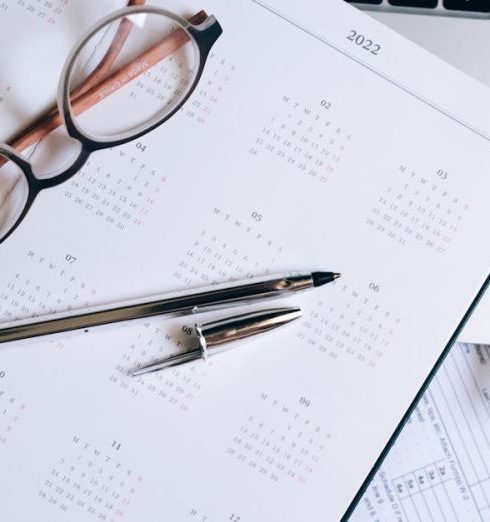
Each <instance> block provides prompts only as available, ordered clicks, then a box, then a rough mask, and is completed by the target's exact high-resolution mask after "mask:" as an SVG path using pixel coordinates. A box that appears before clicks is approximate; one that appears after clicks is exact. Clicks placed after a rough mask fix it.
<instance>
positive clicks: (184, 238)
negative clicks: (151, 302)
mask: <svg viewBox="0 0 490 522" xmlns="http://www.w3.org/2000/svg"><path fill="white" fill-rule="evenodd" d="M153 3H154V4H156V5H161V6H165V7H166V8H168V9H173V10H174V11H176V12H178V13H181V14H182V15H184V16H190V15H192V14H193V13H195V12H196V11H198V10H199V9H205V10H206V11H207V12H208V13H209V14H214V15H215V16H216V18H217V19H218V20H219V22H220V24H221V25H222V27H223V31H224V32H223V35H222V37H220V39H219V40H218V42H217V44H216V46H215V47H214V48H213V51H212V53H211V56H210V58H209V60H208V63H207V65H206V69H205V71H204V75H203V79H202V82H201V84H200V85H199V87H198V89H197V90H196V92H195V93H194V94H193V95H192V97H191V98H190V100H189V101H188V102H187V104H186V105H185V106H184V108H183V110H182V111H181V112H180V113H179V114H178V115H177V116H175V117H173V118H172V119H171V120H169V122H168V123H167V124H165V125H164V126H162V127H160V128H159V129H158V130H156V131H154V132H153V133H151V134H148V135H147V136H145V137H144V138H141V139H140V140H138V141H137V142H135V143H130V144H128V145H124V146H123V147H119V148H116V149H111V150H107V151H104V152H98V153H95V154H94V155H93V156H92V157H91V158H90V160H89V162H88V163H87V164H86V165H85V166H84V167H83V169H82V171H81V172H80V173H78V174H77V175H75V176H74V177H73V178H72V179H71V180H70V181H68V182H66V183H64V184H62V185H60V186H59V187H57V188H53V189H51V190H49V191H46V192H45V193H43V194H41V195H40V196H39V198H38V200H37V201H36V202H35V204H34V207H33V209H32V210H31V211H30V215H29V216H28V217H27V218H26V219H25V221H24V222H23V223H22V225H21V226H20V227H19V229H18V230H17V231H16V232H15V235H12V236H11V238H9V240H8V241H7V242H5V243H4V244H3V245H2V246H1V248H0V267H1V274H2V278H1V280H0V318H1V320H2V321H12V320H15V319H17V318H24V317H29V316H32V315H34V314H46V313H52V312H55V311H62V310H66V309H69V308H83V307H84V306H88V305H97V304H102V303H108V302H111V301H116V300H119V299H129V298H136V297H140V296H149V295H152V294H156V293H161V292H164V291H172V290H179V289H183V288H187V287H189V288H190V287H198V286H199V285H207V284H210V283H214V282H221V281H227V280H230V279H243V278H246V277H251V276H254V275H263V274H267V273H270V274H272V273H275V272H281V271H285V270H291V269H294V270H305V271H308V270H319V269H320V270H321V269H332V270H336V271H339V272H341V273H342V278H340V279H338V280H337V281H336V282H334V283H332V284H329V285H326V286H325V287H322V288H319V289H316V290H315V291H314V292H308V293H304V294H301V295H300V296H298V297H295V298H294V299H290V300H286V301H280V302H279V303H280V304H287V305H297V306H301V308H302V310H303V318H302V319H301V320H300V321H297V322H296V323H295V324H294V325H292V326H289V327H286V328H284V329H282V330H280V331H277V332H275V333H274V334H273V335H270V336H266V337H265V338H263V339H262V338H261V339H256V340H255V341H253V342H251V343H250V344H249V345H248V346H247V348H246V349H240V350H229V351H227V352H226V353H223V354H220V356H219V357H215V358H213V359H209V360H208V361H206V362H203V361H199V362H196V363H193V364H191V365H188V366H182V367H178V368H175V369H168V370H164V371H161V372H157V373H154V374H148V375H143V376H139V377H132V376H131V375H130V372H131V371H132V370H133V369H134V368H135V367H136V366H138V365H139V364H141V363H145V362H148V361H149V360H151V359H152V358H157V357H162V356H165V355H168V354H170V353H174V352H178V351H182V350H184V349H185V348H186V347H187V345H188V343H189V342H190V340H189V336H188V332H189V328H188V326H189V325H191V326H192V325H193V323H194V322H195V321H194V319H193V318H189V317H184V318H179V319H172V320H168V319H163V318H160V319H159V318H154V319H147V320H141V321H136V322H131V323H125V324H123V325H117V326H113V327H102V328H94V329H91V330H90V331H87V332H78V333H73V334H70V335H58V336H53V337H50V338H45V339H42V340H27V341H21V342H17V343H11V344H8V345H5V346H3V347H2V348H1V350H0V412H1V416H0V442H1V444H0V462H1V467H0V490H1V491H2V502H0V519H1V520H8V521H9V522H21V521H22V522H24V521H25V520H39V521H49V522H57V521H60V522H61V521H70V522H71V521H78V520H80V521H87V520H106V521H112V520H142V521H146V520H148V521H150V520H151V521H153V520H171V521H179V522H180V521H183V522H204V521H206V522H221V521H233V522H238V521H239V522H251V521H253V522H261V521H264V522H265V521H281V522H297V521H299V520H307V521H323V520H328V521H335V520H340V519H341V518H342V517H343V516H344V515H345V514H346V513H347V512H348V510H349V506H351V503H352V501H353V499H354V498H355V497H356V495H357V494H358V492H359V490H360V488H361V487H362V486H363V484H364V485H366V484H367V482H366V480H367V478H368V476H369V475H370V472H371V471H372V469H373V466H374V464H375V463H376V461H377V460H378V458H379V457H380V455H381V454H382V452H383V451H384V449H385V447H386V446H387V444H389V443H390V439H391V437H392V435H393V433H394V432H395V429H396V428H397V426H399V424H400V422H401V421H402V419H403V418H404V416H405V415H406V413H407V410H408V409H409V407H410V405H411V403H412V402H413V400H414V398H415V397H416V396H417V394H418V393H419V391H420V389H421V387H422V385H423V383H424V381H425V380H426V379H427V378H428V376H429V375H430V373H431V371H432V369H433V368H434V366H435V365H436V363H437V361H438V359H439V357H440V356H441V354H442V352H443V350H444V349H445V347H446V346H448V345H450V344H451V343H452V341H453V340H454V338H455V335H456V333H457V331H458V330H459V327H460V324H461V322H462V319H463V317H464V316H465V314H467V312H468V310H470V309H471V308H472V306H473V304H474V302H475V300H476V299H477V297H478V296H479V294H480V293H481V291H482V289H483V288H484V286H485V284H486V282H487V278H488V275H489V261H490V244H489V243H488V242H486V241H482V239H483V238H485V237H487V235H488V232H487V226H488V193H489V190H490V178H489V177H488V165H489V164H490V120H489V118H488V114H490V100H489V96H488V91H487V90H486V88H484V87H483V86H481V85H479V84H477V83H476V82H474V81H472V80H471V79H469V78H467V77H465V76H464V75H462V74H460V73H459V72H457V71H455V70H454V69H452V68H451V67H450V66H448V65H446V64H444V63H442V62H440V61H439V60H438V59H436V58H434V57H433V56H431V55H429V54H428V53H426V52H425V51H423V50H422V49H420V48H418V47H416V46H415V45H413V44H411V43H409V42H408V41H407V40H405V39H403V38H402V37H400V36H398V35H396V34H395V33H393V32H391V31H390V30H388V29H386V28H384V27H383V26H381V25H379V24H378V23H376V22H375V21H373V20H371V19H369V18H368V17H367V16H366V15H365V14H362V13H360V12H358V11H357V10H356V9H354V8H353V7H351V6H349V5H346V4H344V3H343V2H341V1H338V2H334V1H329V2H324V3H323V4H322V5H320V4H319V3H318V2H314V1H307V2H294V1H292V0H287V1H285V0H281V1H279V0H265V1H264V2H262V1H256V0H236V1H234V2H227V1H225V0H206V1H205V3H204V4H202V3H198V2H194V1H176V0H169V1H165V2H153ZM27 4H28V2H26V3H24V2H15V1H9V0H4V1H3V2H0V6H3V7H2V9H3V10H1V11H0V20H1V21H2V29H3V28H4V27H5V31H4V32H3V31H2V33H1V34H0V44H1V45H0V49H3V50H2V51H1V52H0V70H1V71H2V75H3V74H4V71H5V77H0V121H1V127H0V139H1V140H4V141H6V140H7V139H8V137H9V135H11V134H12V133H13V132H14V131H15V130H16V129H17V128H19V127H20V126H22V125H24V124H25V123H26V122H27V121H28V120H29V118H31V117H32V116H33V115H35V114H36V112H39V111H40V110H41V109H42V108H44V107H46V106H47V105H49V103H50V102H52V101H53V100H50V99H46V98H45V93H46V92H51V91H50V90H49V88H50V87H51V86H52V84H56V82H57V79H58V78H59V73H60V70H61V68H62V66H63V62H64V59H65V57H66V54H67V53H68V50H69V49H70V46H71V45H73V42H74V41H75V40H76V39H77V38H78V37H79V36H80V35H81V33H82V32H84V31H85V30H86V29H87V28H88V27H89V26H90V25H91V24H92V23H93V22H94V21H95V20H97V19H98V18H99V17H100V16H102V15H103V14H104V12H109V10H110V9H111V8H113V7H114V5H113V4H114V3H113V2H107V3H102V2H97V1H93V2H83V10H84V12H85V11H87V5H89V4H90V5H91V6H92V7H94V10H93V12H90V14H88V13H85V16H83V17H82V16H79V15H80V10H81V9H82V6H81V4H82V3H77V2H74V1H73V0H63V1H61V0H53V2H50V3H49V4H53V5H54V4H56V5H57V6H58V10H57V11H56V16H54V15H53V16H51V15H47V16H44V17H41V16H38V15H37V14H36V9H39V10H41V9H42V8H41V7H40V3H39V4H37V3H35V2H32V4H33V7H32V9H31V10H30V11H29V9H27ZM109 4H111V5H109ZM308 6H311V8H308ZM46 9H48V8H46ZM20 20H21V21H20ZM49 20H52V21H49ZM20 26H21V27H22V32H21V33H20V34H19V35H18V36H20V40H22V37H25V38H27V37H28V35H30V36H29V40H28V41H29V42H34V41H35V42H36V45H37V47H36V48H32V46H29V45H25V46H18V47H15V49H12V46H10V47H9V46H8V45H7V44H8V41H12V40H11V39H12V37H13V35H14V31H17V32H19V29H18V28H19V27H20ZM142 27H144V23H142ZM16 28H17V29H16ZM9 53H10V54H9ZM12 53H13V54H14V55H15V61H16V63H17V64H21V63H25V64H27V65H26V66H25V68H24V69H23V68H21V67H20V66H18V67H17V69H15V71H12V74H10V71H8V68H6V65H5V64H7V63H9V60H10V59H12ZM41 57H42V58H43V73H42V74H40V73H39V72H37V73H36V74H37V75H36V83H35V86H34V85H33V84H32V83H30V84H27V83H26V81H25V79H26V78H27V77H28V76H29V75H28V74H27V73H26V71H27V70H28V69H29V67H32V66H34V65H35V64H36V63H37V64H38V63H39V60H41ZM46 57H47V58H46ZM22 59H23V60H24V61H22ZM36 67H39V65H37V66H36ZM422 71H423V73H422ZM162 75H164V73H162V72H161V70H160V69H158V70H155V71H152V70H150V71H148V72H146V73H145V74H144V75H142V76H140V77H138V78H136V79H135V80H134V81H133V82H131V83H129V84H128V85H126V86H125V87H123V88H122V89H120V90H119V91H118V92H115V93H113V94H112V95H111V96H117V97H120V99H121V104H122V106H130V104H131V103H133V101H134V100H135V99H137V98H138V97H148V96H158V94H159V89H160V88H163V85H164V80H165V78H164V77H162ZM31 79H32V78H31ZM14 80H15V84H14ZM22 80H24V81H22ZM44 82H46V85H45V83H44ZM24 101H25V103H24ZM21 109H22V110H21ZM448 144H454V146H448ZM32 154H33V155H35V154H36V151H35V150H34V151H33V152H32ZM468 253H471V255H469V254H468ZM312 265H314V266H312ZM219 316H220V314H219V312H218V313H212V314H208V317H213V318H215V317H219ZM465 350H466V351H465ZM467 351H468V352H469V348H465V347H464V346H457V347H456V348H455V349H454V351H453V352H452V354H451V356H450V357H449V359H448V361H447V362H446V363H445V366H444V368H449V369H450V371H451V372H453V373H454V372H455V371H456V370H455V369H454V368H453V365H454V364H456V363H457V364H458V365H459V364H461V365H462V370H461V371H465V372H468V371H470V370H469V369H467V368H466V367H465V364H470V363H469V360H467V359H465V358H469V355H468V353H467ZM481 353H482V357H485V358H486V357H487V354H486V352H485V353H484V352H483V351H482V352H481ZM453 358H455V359H457V360H456V361H455V360H453ZM459 359H462V360H461V361H460V360H459ZM475 371H481V372H484V371H488V365H487V366H485V365H483V364H482V365H481V366H480V367H479V369H478V370H475ZM444 386H446V383H445V382H442V381H441V380H440V379H439V378H438V379H437V380H436V381H435V382H434V384H433V385H432V387H431V388H430V392H429V394H428V395H425V398H424V400H423V401H422V403H421V404H420V406H419V407H418V409H417V410H416V412H415V414H414V416H412V417H411V421H410V423H409V424H408V427H409V428H408V429H411V426H414V425H417V423H423V424H424V426H425V429H426V430H429V432H430V433H431V436H432V437H433V438H434V440H435V442H434V444H437V441H436V438H437V436H441V435H440V433H438V432H434V430H435V429H436V428H435V427H434V426H435V424H434V423H436V422H437V423H438V426H439V428H440V429H442V428H441V426H442V421H441V422H439V421H437V419H438V418H439V417H438V415H443V416H445V418H446V417H448V415H449V416H450V414H449V413H448V411H447V410H446V409H444V412H441V413H436V412H435V407H434V406H433V405H432V402H431V401H432V399H431V394H438V395H441V394H442V392H441V387H444ZM447 393H452V392H450V391H448V392H447ZM482 393H484V392H483V391H482ZM448 400H450V401H451V402H454V401H453V400H452V399H448ZM461 400H466V399H465V398H464V397H462V399H461ZM441 401H442V402H439V403H438V404H439V406H440V407H441V408H442V407H443V404H444V401H443V399H441ZM487 407H488V406H487ZM444 408H446V407H445V406H444ZM422 419H423V420H424V422H423V420H422ZM447 429H451V428H447ZM431 430H432V431H431ZM403 440H404V439H403V438H402V439H401V442H400V445H397V446H395V449H396V448H398V447H403ZM456 451H458V450H456V449H455V448H453V449H451V448H450V447H449V446H447V447H442V449H441V446H438V448H437V449H435V450H434V452H435V453H437V452H438V455H437V458H435V459H433V460H432V461H431V460H430V459H425V458H424V455H420V456H418V457H419V458H417V459H414V460H413V465H411V466H409V465H407V466H404V471H403V475H401V474H399V475H397V474H396V473H395V472H393V473H391V471H389V470H390V469H391V468H384V467H382V468H381V471H380V473H382V474H381V475H378V476H377V478H376V479H375V482H374V483H373V484H375V486H372V487H377V488H378V490H379V492H380V493H379V494H380V495H382V494H388V493H386V491H387V489H386V488H388V486H389V488H391V489H390V491H391V493H390V495H391V496H390V501H392V502H395V497H396V498H397V500H396V502H397V503H398V504H399V506H400V507H399V510H402V509H403V510H405V511H404V512H403V513H405V515H404V516H405V517H406V518H405V519H406V520H410V521H411V520H418V519H416V518H410V517H411V515H410V513H409V511H408V510H409V509H411V508H410V507H409V506H408V501H407V500H406V499H407V498H408V497H410V498H411V499H412V500H413V502H422V501H421V500H419V498H423V497H424V495H425V494H426V492H425V490H424V491H423V492H422V489H423V488H421V487H420V484H419V485H417V486H410V484H409V483H408V482H407V480H408V479H407V478H406V475H408V474H410V473H413V474H415V477H414V480H415V481H416V480H420V479H418V478H417V473H418V470H419V469H420V468H422V467H423V468H424V469H427V474H428V476H429V477H431V476H432V475H431V473H437V475H434V477H436V476H437V478H434V479H433V480H434V482H433V489H436V487H437V486H436V483H435V481H436V480H438V481H440V482H438V483H437V484H439V483H441V484H446V482H445V481H444V480H445V479H444V476H443V475H442V474H443V472H442V471H441V470H440V469H441V468H442V465H441V462H442V461H444V469H445V472H446V473H456V471H454V470H456V469H459V468H457V467H456V466H455V465H453V460H454V457H453V453H454V452H456ZM386 466H391V464H390V462H389V461H387V463H386ZM431 466H432V467H431ZM387 469H388V471H386V470H387ZM383 473H384V475H383ZM458 476H459V475H458ZM383 477H385V479H383ZM400 477H401V478H400ZM475 477H480V478H481V477H482V475H481V476H480V475H475ZM454 480H455V483H458V487H463V486H462V484H463V482H461V483H459V482H457V479H456V478H455V479H454ZM376 481H378V482H376ZM471 481H473V478H469V479H468V483H465V484H466V485H465V487H466V493H461V495H463V494H467V495H470V494H474V495H481V494H483V493H481V494H480V493H479V492H478V493H476V492H475V491H476V489H474V488H473V482H471ZM470 482H471V483H470ZM385 483H386V484H388V486H386V485H385ZM431 484H432V483H431ZM372 487H371V488H370V489H369V490H368V491H367V493H366V496H365V497H364V499H363V501H362V502H361V503H360V505H359V506H360V507H359V511H358V512H357V513H356V515H355V516H362V510H363V509H364V510H366V509H367V508H369V506H370V505H373V506H374V505H375V504H376V502H377V497H376V496H375V493H373V491H374V490H373V489H372ZM411 487H418V490H417V491H418V494H419V497H418V498H417V499H414V497H415V496H416V495H415V493H414V490H413V489H410V488H411ZM482 487H483V486H482ZM383 488H384V490H383ZM419 490H420V491H419ZM483 490H484V491H486V490H485V489H484V488H483ZM383 491H384V492H383ZM471 492H473V493H471ZM427 494H428V493H427ZM479 498H480V499H481V498H482V497H481V496H480V497H479ZM391 499H393V500H391ZM412 500H411V501H412ZM387 502H388V501H387ZM455 502H456V501H455ZM461 502H463V500H461ZM478 502H480V501H478ZM476 505H478V506H479V507H480V508H481V504H478V503H477V504H476ZM351 508H352V506H351ZM372 509H374V507H373V508H372ZM376 509H377V508H376ZM393 509H394V508H393ZM431 509H432V508H431ZM369 516H371V515H369ZM401 517H402V515H400V518H399V519H400V520H405V519H403V518H401ZM370 519H375V518H366V517H364V518H363V520H370ZM435 519H436V518H435V517H434V520H435ZM475 519H476V520H478V519H477V518H475ZM422 520H427V519H424V518H422ZM447 520H452V519H451V518H450V517H449V516H448V518H447Z"/></svg>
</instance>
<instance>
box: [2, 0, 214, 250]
mask: <svg viewBox="0 0 490 522" xmlns="http://www.w3.org/2000/svg"><path fill="white" fill-rule="evenodd" d="M141 3H144V0H132V1H130V2H129V4H128V7H125V8H124V9H121V10H119V11H116V12H114V13H113V14H110V15H109V16H107V17H105V18H103V19H102V20H100V21H99V22H98V23H97V24H95V25H94V26H93V27H92V28H91V29H90V30H89V31H88V32H87V33H86V34H85V35H84V36H83V37H82V38H81V39H80V40H79V41H78V43H77V44H76V45H75V47H74V49H73V50H72V52H71V53H70V55H69V56H68V59H67V60H66V63H65V66H64V69H63V72H62V74H61V79H60V82H59V88H58V98H57V108H53V109H51V110H49V111H48V112H46V113H45V114H44V115H43V116H41V117H40V118H39V119H38V120H36V121H35V122H34V123H32V124H31V125H29V126H28V127H27V128H26V129H24V130H23V131H21V132H20V133H18V134H17V135H16V136H15V137H14V138H13V139H12V140H11V141H10V143H9V144H2V143H0V244H1V243H2V242H3V241H5V240H6V239H7V237H9V236H10V235H11V234H12V232H14V230H15V229H16V228H17V227H18V226H19V224H20V223H21V222H22V220H23V219H24V217H25V216H26V214H27V213H28V211H29V209H30V208H31V206H32V204H33V202H34V200H35V199H36V197H37V196H38V194H39V193H40V192H41V191H42V190H44V189H47V188H51V187H54V186H56V185H59V184H60V183H63V182H65V181H66V180H68V179H69V178H71V177H72V176H74V175H75V174H76V173H77V172H78V171H79V170H80V169H81V168H82V166H83V165H84V163H85V162H86V161H87V159H88V157H89V156H90V154H91V153H92V152H95V151H97V150H103V149H107V148H111V147H115V146H118V145H123V144H125V143H128V142H129V141H132V140H135V139H137V138H139V137H141V136H143V135H144V134H147V133H148V132H150V131H152V130H154V129H156V128H157V127H159V126H160V125H162V123H164V122H166V121H167V120H168V119H169V118H171V117H172V116H173V115H174V114H176V113H177V112H178V111H179V110H180V109H181V108H182V106H183V105H184V103H185V102H186V101H187V99H188V98H189V97H190V95H191V94H192V92H193V91H194V89H195V88H196V86H197V84H198V82H199V79H200V78H201V75H202V72H203V69H204V65H205V63H206V59H207V57H208V54H209V51H210V50H211V48H212V46H213V45H214V43H215V42H216V40H217V39H218V38H219V37H220V35H221V33H222V29H221V26H220V25H219V23H218V21H217V20H216V19H215V18H214V17H213V16H208V15H206V13H205V12H204V11H201V12H199V13H197V14H196V15H194V16H193V17H191V18H189V19H188V20H185V19H183V18H181V17H180V16H177V15H175V14H173V13H171V12H169V11H167V10H165V9H160V8H157V7H150V6H143V5H134V4H141ZM131 4H133V5H131ZM157 66H158V68H159V69H158V88H156V89H154V90H152V95H151V96H146V97H136V99H134V96H133V97H132V93H133V90H132V87H133V86H134V83H135V82H136V81H137V80H136V79H137V78H138V77H139V76H141V75H142V74H144V73H146V72H147V71H149V70H150V69H152V68H154V67H157ZM40 140H43V144H45V145H46V146H45V150H46V151H47V152H45V153H44V154H37V155H36V158H37V159H36V162H35V163H33V161H32V160H30V159H28V158H27V157H26V156H23V155H21V154H20V153H21V152H22V151H24V153H25V152H29V151H30V150H32V148H33V147H35V146H36V144H37V143H38V142H39V141H40Z"/></svg>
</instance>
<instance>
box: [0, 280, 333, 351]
mask: <svg viewBox="0 0 490 522" xmlns="http://www.w3.org/2000/svg"><path fill="white" fill-rule="evenodd" d="M339 276H340V274H336V273H333V272H312V273H303V274H279V275H273V276H266V277H259V278H251V279H247V280H245V281H242V282H233V283H223V284H217V285H213V286H210V287H207V288H203V289H201V290H199V291H194V292H185V293H178V294H164V295H157V296H151V297H148V298H146V299H144V300H143V299H139V300H132V301H125V302H122V303H115V304H108V305H101V306H95V307H90V308H85V309H83V310H71V311H68V312H62V313H55V314H51V315H49V316H44V317H36V318H33V319H27V320H19V321H13V322H11V323H5V324H3V325H2V324H0V343H6V342H10V341H18V340H21V339H27V338H31V337H38V336H43V335H50V334H55V333H62V332H68V331H71V330H79V329H87V328H92V327H95V326H101V325H104V324H110V323H116V322H120V321H129V320H132V319H141V318H145V317H152V316H156V315H158V316H171V315H190V314H194V313H200V312H205V311H208V310H216V309H220V308H227V307H230V306H238V305H244V304H248V303H255V302H258V301H262V300H265V299H271V298H278V297H285V296H287V295H289V294H292V293H295V292H298V291H302V290H307V289H310V288H314V287H318V286H322V285H324V284H327V283H330V282H332V281H334V280H335V279H337V277H339Z"/></svg>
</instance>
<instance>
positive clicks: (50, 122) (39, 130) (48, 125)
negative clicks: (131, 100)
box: [0, 11, 208, 166]
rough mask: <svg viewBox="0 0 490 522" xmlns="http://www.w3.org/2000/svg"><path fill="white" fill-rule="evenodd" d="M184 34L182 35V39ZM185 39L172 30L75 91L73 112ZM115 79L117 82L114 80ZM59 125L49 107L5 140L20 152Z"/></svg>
mask: <svg viewBox="0 0 490 522" xmlns="http://www.w3.org/2000/svg"><path fill="white" fill-rule="evenodd" d="M207 17H208V15H207V14H206V12H205V11H199V12H198V13H196V14H195V15H193V16H191V17H190V18H188V21H189V22H190V23H191V24H193V25H199V24H201V23H203V22H204V21H205V20H206V19H207ZM183 36H185V38H183ZM187 41H188V38H187V35H186V34H185V33H184V31H175V32H174V33H172V34H170V35H169V36H166V37H165V38H163V39H162V40H161V41H160V42H158V43H157V44H155V45H154V46H153V47H152V48H150V49H149V50H147V51H145V52H144V53H142V54H141V55H140V56H137V57H136V58H135V59H134V60H132V61H131V62H130V63H128V64H127V65H125V66H123V67H122V68H121V69H119V70H117V71H115V72H114V73H113V74H112V75H111V76H110V77H108V78H106V79H104V80H102V81H99V82H98V83H97V84H96V85H95V86H93V87H92V88H91V89H89V90H88V91H86V92H84V93H82V94H79V96H78V97H77V98H76V99H75V100H74V105H75V107H73V109H74V111H75V113H76V114H80V113H82V112H83V111H85V110H87V109H88V108H90V107H92V106H93V105H94V104H95V103H97V102H98V101H101V100H102V99H104V98H105V97H106V96H108V94H105V93H104V90H105V89H106V87H107V85H108V83H112V86H113V88H112V90H111V91H110V92H111V93H112V92H114V91H116V90H117V89H118V88H120V87H122V86H123V85H125V84H126V83H128V81H130V80H133V79H134V78H136V77H137V76H140V75H141V74H143V73H144V72H146V71H147V70H148V69H150V68H151V67H153V65H155V64H156V63H158V62H160V61H162V60H164V59H165V58H166V57H167V56H169V55H170V54H171V53H173V52H174V51H175V50H176V49H178V48H179V47H181V46H182V45H184V44H185V43H186V42H187ZM148 54H151V55H152V56H151V58H152V60H151V61H146V62H145V63H144V67H143V66H141V67H139V68H135V67H134V65H135V64H137V63H143V62H144V60H143V59H142V58H143V57H144V56H147V55H148ZM128 68H131V69H132V70H137V73H136V74H134V75H133V76H132V77H131V78H129V79H128V77H127V75H126V78H125V80H124V79H123V76H124V73H125V70H127V69H128ZM115 80H119V81H117V82H116V81H115ZM60 125H61V117H60V114H59V111H58V109H57V108H56V109H55V110H52V111H50V112H48V113H46V114H44V115H42V116H41V117H40V118H38V119H37V120H35V121H34V122H33V123H31V124H30V125H29V126H28V127H26V128H24V129H23V130H21V131H19V132H18V133H17V134H16V135H15V136H13V137H12V138H11V139H10V140H9V141H8V145H10V146H11V147H12V148H14V149H15V150H16V151H17V152H22V151H23V150H25V149H27V148H28V147H30V146H32V145H34V144H35V143H38V142H39V141H40V140H42V139H43V138H44V137H46V136H47V135H48V134H49V133H50V132H52V131H53V130H55V129H57V128H58V127H59V126H60ZM3 163H4V160H2V159H1V158H0V166H1V165H2V164H3Z"/></svg>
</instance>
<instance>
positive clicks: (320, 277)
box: [311, 272, 342, 287]
mask: <svg viewBox="0 0 490 522" xmlns="http://www.w3.org/2000/svg"><path fill="white" fill-rule="evenodd" d="M341 275H342V274H337V273H335V272H312V274H311V277H312V279H313V286H314V287H317V286H323V285H326V284H327V283H331V282H332V281H335V279H338V278H339V277H340V276H341Z"/></svg>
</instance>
